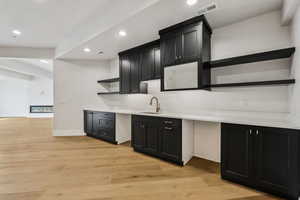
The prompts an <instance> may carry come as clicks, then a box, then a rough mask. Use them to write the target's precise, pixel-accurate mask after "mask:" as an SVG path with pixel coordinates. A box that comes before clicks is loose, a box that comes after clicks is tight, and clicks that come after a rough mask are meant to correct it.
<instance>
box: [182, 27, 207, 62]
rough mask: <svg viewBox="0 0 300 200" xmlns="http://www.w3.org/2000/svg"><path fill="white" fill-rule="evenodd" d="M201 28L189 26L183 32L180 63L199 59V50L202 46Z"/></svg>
mask: <svg viewBox="0 0 300 200" xmlns="http://www.w3.org/2000/svg"><path fill="white" fill-rule="evenodd" d="M201 29H202V26H200V25H198V24H197V25H191V26H189V27H186V28H185V29H184V31H183V34H182V35H183V53H182V59H181V61H182V62H191V61H196V60H198V58H200V48H201V46H202V44H201V43H202V30H201Z"/></svg>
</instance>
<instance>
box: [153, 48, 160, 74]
mask: <svg viewBox="0 0 300 200" xmlns="http://www.w3.org/2000/svg"><path fill="white" fill-rule="evenodd" d="M160 69H161V62H160V47H159V46H157V47H155V48H154V76H153V78H154V79H160V73H161V71H160Z"/></svg>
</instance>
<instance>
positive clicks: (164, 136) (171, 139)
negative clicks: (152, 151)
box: [159, 123, 182, 162]
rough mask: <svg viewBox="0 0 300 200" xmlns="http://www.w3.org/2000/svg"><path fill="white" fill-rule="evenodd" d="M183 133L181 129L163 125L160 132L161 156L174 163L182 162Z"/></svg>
mask: <svg viewBox="0 0 300 200" xmlns="http://www.w3.org/2000/svg"><path fill="white" fill-rule="evenodd" d="M181 133H182V131H181V127H174V126H169V125H165V124H163V123H161V125H160V132H159V139H160V143H159V144H160V154H161V156H162V157H164V158H166V159H169V160H173V161H179V162H181V161H182V159H181V157H182V140H181V139H182V136H181V135H182V134H181Z"/></svg>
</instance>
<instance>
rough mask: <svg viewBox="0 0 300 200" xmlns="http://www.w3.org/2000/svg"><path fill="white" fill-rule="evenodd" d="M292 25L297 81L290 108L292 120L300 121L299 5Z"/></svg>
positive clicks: (293, 70)
mask: <svg viewBox="0 0 300 200" xmlns="http://www.w3.org/2000/svg"><path fill="white" fill-rule="evenodd" d="M291 27H292V40H293V45H294V46H295V47H296V52H295V55H294V59H293V62H292V72H293V75H294V76H295V78H296V80H297V81H296V84H295V85H294V87H293V89H292V90H291V103H290V110H291V114H292V120H293V121H294V122H295V123H300V104H299V102H300V83H299V80H300V69H299V66H300V7H298V10H297V12H296V15H295V16H294V19H293V22H292V25H291Z"/></svg>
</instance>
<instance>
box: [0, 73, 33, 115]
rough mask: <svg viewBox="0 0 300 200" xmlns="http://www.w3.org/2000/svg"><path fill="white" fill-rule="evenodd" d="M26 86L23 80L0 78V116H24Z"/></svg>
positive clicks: (25, 113)
mask: <svg viewBox="0 0 300 200" xmlns="http://www.w3.org/2000/svg"><path fill="white" fill-rule="evenodd" d="M28 101H29V100H28V86H27V81H25V80H12V79H11V80H7V79H5V80H0V117H26V116H27V113H28V110H29V109H28Z"/></svg>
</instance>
